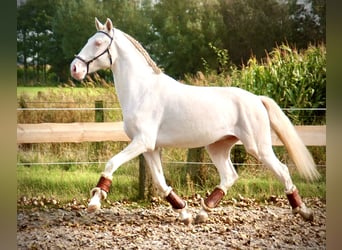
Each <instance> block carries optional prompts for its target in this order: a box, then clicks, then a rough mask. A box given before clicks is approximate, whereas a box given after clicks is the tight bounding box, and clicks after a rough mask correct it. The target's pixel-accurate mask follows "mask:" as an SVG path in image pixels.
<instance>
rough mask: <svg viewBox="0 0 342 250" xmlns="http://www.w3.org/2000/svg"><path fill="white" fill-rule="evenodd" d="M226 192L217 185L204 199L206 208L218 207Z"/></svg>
mask: <svg viewBox="0 0 342 250" xmlns="http://www.w3.org/2000/svg"><path fill="white" fill-rule="evenodd" d="M224 195H225V193H224V192H223V190H222V189H221V188H218V187H216V188H215V189H214V190H213V192H211V194H210V195H209V196H208V197H207V198H206V199H205V200H204V205H205V207H204V209H206V210H211V209H212V208H214V207H216V206H217V205H218V204H219V202H220V201H221V200H222V198H223V196H224Z"/></svg>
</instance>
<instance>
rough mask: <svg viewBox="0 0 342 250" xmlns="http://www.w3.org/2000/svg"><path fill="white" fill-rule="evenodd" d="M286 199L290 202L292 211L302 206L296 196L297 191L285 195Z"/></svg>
mask: <svg viewBox="0 0 342 250" xmlns="http://www.w3.org/2000/svg"><path fill="white" fill-rule="evenodd" d="M286 196H287V199H288V200H289V202H290V205H291V207H292V208H293V209H295V208H297V207H299V206H300V205H302V200H301V198H300V196H299V194H298V190H297V189H296V190H294V191H293V192H292V193H291V194H286Z"/></svg>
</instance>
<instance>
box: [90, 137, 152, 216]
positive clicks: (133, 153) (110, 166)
mask: <svg viewBox="0 0 342 250" xmlns="http://www.w3.org/2000/svg"><path fill="white" fill-rule="evenodd" d="M145 151H146V146H145V145H144V144H143V143H141V141H140V140H133V141H132V142H131V143H130V144H129V145H128V146H127V147H126V148H125V149H124V150H122V151H121V152H120V153H118V154H117V155H115V156H114V157H113V158H111V159H110V160H109V161H108V162H107V164H106V167H105V170H104V172H102V174H101V177H100V179H99V181H98V183H97V185H96V187H95V188H93V189H92V190H91V191H90V195H91V199H90V202H89V204H88V212H94V211H96V210H99V209H100V208H101V200H103V199H106V198H107V193H108V192H109V189H110V186H111V184H112V176H113V173H114V172H115V171H116V170H117V169H118V168H119V167H120V166H121V165H122V164H124V163H125V162H127V161H129V160H131V159H133V158H135V157H137V156H138V155H140V154H141V153H143V152H145Z"/></svg>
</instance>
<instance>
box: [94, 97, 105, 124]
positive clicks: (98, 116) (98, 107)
mask: <svg viewBox="0 0 342 250" xmlns="http://www.w3.org/2000/svg"><path fill="white" fill-rule="evenodd" d="M95 122H104V112H103V101H95Z"/></svg>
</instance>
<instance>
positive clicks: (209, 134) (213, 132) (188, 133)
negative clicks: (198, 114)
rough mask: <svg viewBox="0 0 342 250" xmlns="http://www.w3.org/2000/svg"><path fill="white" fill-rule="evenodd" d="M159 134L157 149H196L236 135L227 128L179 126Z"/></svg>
mask: <svg viewBox="0 0 342 250" xmlns="http://www.w3.org/2000/svg"><path fill="white" fill-rule="evenodd" d="M167 127H168V126H166V129H165V130H161V131H159V133H158V137H157V142H156V146H157V147H169V146H170V147H184V148H195V147H202V146H206V145H209V144H211V143H213V142H215V141H218V140H220V139H222V138H224V137H226V136H229V135H234V134H233V132H232V131H229V130H228V128H227V127H221V128H218V127H211V128H210V129H208V128H200V127H184V126H182V125H181V124H179V126H174V127H171V126H170V127H168V128H167Z"/></svg>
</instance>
